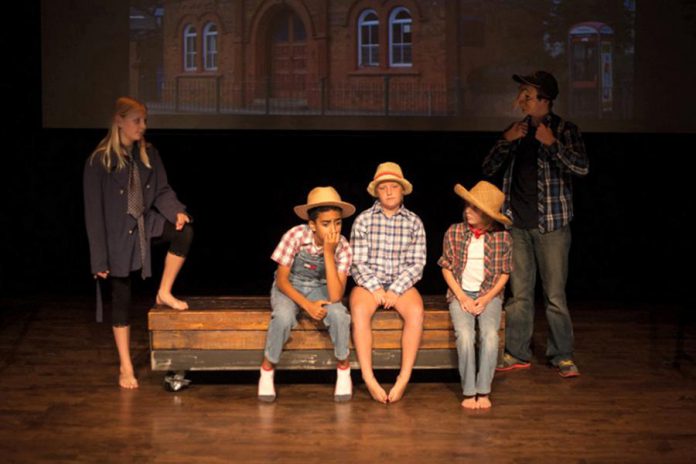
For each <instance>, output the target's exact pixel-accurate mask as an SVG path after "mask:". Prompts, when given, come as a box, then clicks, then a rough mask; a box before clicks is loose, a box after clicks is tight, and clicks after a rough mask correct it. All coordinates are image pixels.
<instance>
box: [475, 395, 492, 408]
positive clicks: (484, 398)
mask: <svg viewBox="0 0 696 464" xmlns="http://www.w3.org/2000/svg"><path fill="white" fill-rule="evenodd" d="M491 406H493V403H491V399H490V398H489V397H488V395H481V396H479V397H478V398H476V409H490V408H491Z"/></svg>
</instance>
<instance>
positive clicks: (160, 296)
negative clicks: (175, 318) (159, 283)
mask: <svg viewBox="0 0 696 464" xmlns="http://www.w3.org/2000/svg"><path fill="white" fill-rule="evenodd" d="M155 301H156V302H157V304H158V305H164V306H169V307H170V308H173V309H178V310H179V311H183V310H185V309H188V307H189V306H188V303H186V302H185V301H182V300H178V299H176V298H174V295H172V294H171V293H164V292H161V291H160V292H158V293H157V299H156V300H155Z"/></svg>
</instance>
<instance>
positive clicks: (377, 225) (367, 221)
mask: <svg viewBox="0 0 696 464" xmlns="http://www.w3.org/2000/svg"><path fill="white" fill-rule="evenodd" d="M350 244H351V247H352V248H353V265H352V266H351V268H350V273H351V275H352V276H353V279H355V283H356V284H358V285H359V286H361V287H364V288H366V289H367V290H369V291H371V292H374V291H375V290H378V289H380V288H384V290H386V291H390V290H391V291H392V292H394V293H396V294H397V295H401V294H403V293H404V292H405V291H406V290H408V289H409V288H411V287H413V286H414V285H415V283H416V282H418V281H419V280H420V279H421V277H423V268H424V267H425V261H426V248H425V228H424V227H423V222H421V220H420V218H419V217H418V216H417V215H416V214H415V213H413V212H411V211H409V210H407V209H406V208H404V207H403V206H402V207H401V208H400V209H399V211H397V212H396V214H394V215H393V216H392V217H387V216H386V215H385V214H384V212H383V211H382V207H381V206H380V204H379V201H376V202H375V204H374V205H373V206H372V207H371V208H370V209H367V210H365V211H363V212H362V213H360V215H359V216H358V217H357V218H356V219H355V222H354V223H353V230H352V231H351V234H350Z"/></svg>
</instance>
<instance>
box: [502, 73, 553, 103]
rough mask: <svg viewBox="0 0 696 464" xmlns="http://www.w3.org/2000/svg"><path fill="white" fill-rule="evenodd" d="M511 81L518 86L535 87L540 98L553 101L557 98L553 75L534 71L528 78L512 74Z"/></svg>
mask: <svg viewBox="0 0 696 464" xmlns="http://www.w3.org/2000/svg"><path fill="white" fill-rule="evenodd" d="M512 80H514V81H515V82H517V83H519V84H527V85H531V86H532V87H535V88H536V89H537V93H538V94H539V96H540V97H542V98H546V99H548V100H554V99H555V98H556V97H557V96H558V82H557V81H556V78H555V77H553V74H551V73H548V72H546V71H536V72H535V73H534V74H530V75H529V76H520V75H519V74H514V75H513V76H512Z"/></svg>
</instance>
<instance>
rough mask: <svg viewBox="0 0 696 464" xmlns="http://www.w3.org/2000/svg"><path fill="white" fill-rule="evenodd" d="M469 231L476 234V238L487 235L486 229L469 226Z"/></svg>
mask: <svg viewBox="0 0 696 464" xmlns="http://www.w3.org/2000/svg"><path fill="white" fill-rule="evenodd" d="M469 230H470V231H471V233H473V234H474V237H476V238H479V237H480V236H482V235H483V234H485V233H486V229H476V228H475V227H473V226H471V225H469Z"/></svg>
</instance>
